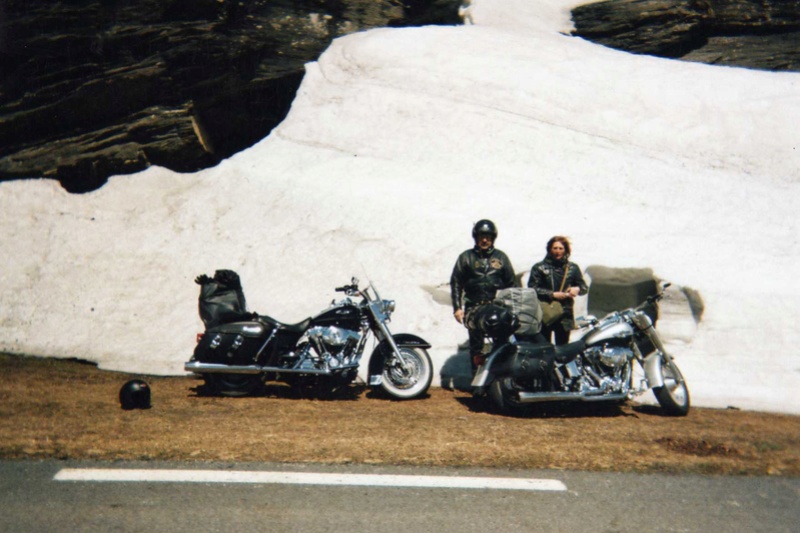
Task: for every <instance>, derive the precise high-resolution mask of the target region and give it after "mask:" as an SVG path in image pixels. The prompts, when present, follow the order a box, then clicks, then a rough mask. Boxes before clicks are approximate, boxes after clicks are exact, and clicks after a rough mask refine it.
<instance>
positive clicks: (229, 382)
mask: <svg viewBox="0 0 800 533" xmlns="http://www.w3.org/2000/svg"><path fill="white" fill-rule="evenodd" d="M203 379H205V382H206V386H207V387H208V389H209V390H210V391H211V393H212V394H214V395H215V396H228V397H240V396H251V395H253V394H255V393H256V392H258V391H259V390H261V387H262V386H263V385H264V384H263V382H262V381H261V377H260V376H258V375H254V374H205V375H203Z"/></svg>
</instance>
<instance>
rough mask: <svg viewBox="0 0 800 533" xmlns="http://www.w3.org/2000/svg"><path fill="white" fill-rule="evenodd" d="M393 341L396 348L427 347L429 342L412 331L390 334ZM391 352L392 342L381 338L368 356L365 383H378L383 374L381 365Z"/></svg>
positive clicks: (429, 345)
mask: <svg viewBox="0 0 800 533" xmlns="http://www.w3.org/2000/svg"><path fill="white" fill-rule="evenodd" d="M392 339H394V343H395V345H396V346H397V347H398V348H423V349H428V348H430V347H431V343H429V342H428V341H426V340H425V339H423V338H422V337H418V336H417V335H414V334H412V333H397V334H394V335H392ZM391 353H392V343H390V342H389V340H388V339H383V340H382V341H381V342H379V343H378V345H377V346H376V347H375V349H374V350H373V351H372V355H370V357H369V377H368V380H367V383H369V384H370V385H380V384H381V376H382V375H383V366H384V364H385V363H386V358H387V357H388V356H389V355H391Z"/></svg>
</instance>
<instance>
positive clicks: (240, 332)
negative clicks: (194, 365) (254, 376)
mask: <svg viewBox="0 0 800 533" xmlns="http://www.w3.org/2000/svg"><path fill="white" fill-rule="evenodd" d="M265 329H266V327H265V326H264V324H262V323H260V322H235V323H231V324H223V325H221V326H218V327H216V328H212V329H210V330H207V331H206V332H205V333H204V334H203V336H202V337H201V338H200V341H199V342H198V343H197V346H196V347H195V349H194V359H195V360H197V361H200V362H202V363H217V364H225V365H252V364H255V363H256V362H257V361H256V357H257V355H258V351H259V350H260V349H261V347H262V344H264V338H265Z"/></svg>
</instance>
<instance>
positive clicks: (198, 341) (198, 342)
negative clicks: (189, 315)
mask: <svg viewBox="0 0 800 533" xmlns="http://www.w3.org/2000/svg"><path fill="white" fill-rule="evenodd" d="M201 340H203V334H202V333H198V334H197V344H200V341H201Z"/></svg>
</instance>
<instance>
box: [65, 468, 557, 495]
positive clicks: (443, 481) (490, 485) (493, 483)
mask: <svg viewBox="0 0 800 533" xmlns="http://www.w3.org/2000/svg"><path fill="white" fill-rule="evenodd" d="M53 479H54V480H55V481H122V482H125V481H143V482H150V483H159V482H167V483H276V484H288V485H351V486H356V485H357V486H371V487H423V488H451V489H494V490H543V491H565V490H567V487H566V485H564V483H562V482H561V481H558V480H555V479H532V478H531V479H525V478H509V477H460V476H408V475H381V474H324V473H310V472H256V471H244V470H147V469H125V468H114V469H112V468H64V469H62V470H61V471H59V472H58V473H57V474H56V475H55V477H54V478H53Z"/></svg>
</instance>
